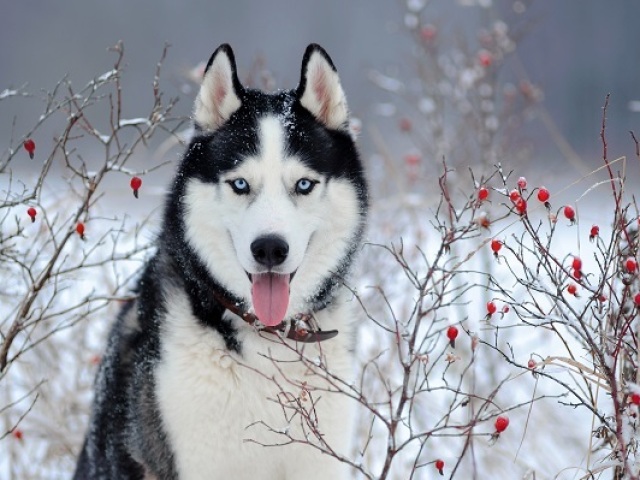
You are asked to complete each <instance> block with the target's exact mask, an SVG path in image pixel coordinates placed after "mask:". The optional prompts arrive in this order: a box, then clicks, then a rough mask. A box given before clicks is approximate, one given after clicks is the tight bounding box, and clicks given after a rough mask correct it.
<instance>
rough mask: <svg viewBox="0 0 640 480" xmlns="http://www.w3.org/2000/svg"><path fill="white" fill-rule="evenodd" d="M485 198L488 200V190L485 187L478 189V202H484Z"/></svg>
mask: <svg viewBox="0 0 640 480" xmlns="http://www.w3.org/2000/svg"><path fill="white" fill-rule="evenodd" d="M487 198H489V190H488V189H487V187H480V189H479V190H478V200H480V201H481V202H484V201H485V200H486V199H487Z"/></svg>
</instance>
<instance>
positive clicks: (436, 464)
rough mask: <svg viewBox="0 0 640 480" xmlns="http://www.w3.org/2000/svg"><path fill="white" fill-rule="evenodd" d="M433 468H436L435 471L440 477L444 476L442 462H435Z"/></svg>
mask: <svg viewBox="0 0 640 480" xmlns="http://www.w3.org/2000/svg"><path fill="white" fill-rule="evenodd" d="M435 466H436V470H438V473H439V474H440V475H444V471H443V470H444V460H440V459H438V460H436V463H435Z"/></svg>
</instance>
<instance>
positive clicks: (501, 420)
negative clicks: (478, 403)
mask: <svg viewBox="0 0 640 480" xmlns="http://www.w3.org/2000/svg"><path fill="white" fill-rule="evenodd" d="M508 426H509V417H507V416H506V415H500V416H499V417H498V418H496V423H495V427H496V433H502V432H504V431H505V430H506V429H507V427H508Z"/></svg>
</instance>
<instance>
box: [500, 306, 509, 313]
mask: <svg viewBox="0 0 640 480" xmlns="http://www.w3.org/2000/svg"><path fill="white" fill-rule="evenodd" d="M509 310H510V308H509V305H504V306H503V307H502V313H509Z"/></svg>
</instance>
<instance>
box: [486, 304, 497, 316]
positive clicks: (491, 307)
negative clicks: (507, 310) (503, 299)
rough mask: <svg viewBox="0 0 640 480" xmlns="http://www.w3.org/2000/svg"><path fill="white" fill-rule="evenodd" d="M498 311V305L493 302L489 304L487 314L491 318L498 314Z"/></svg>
mask: <svg viewBox="0 0 640 480" xmlns="http://www.w3.org/2000/svg"><path fill="white" fill-rule="evenodd" d="M497 310H498V307H496V304H495V303H493V302H487V314H488V315H489V316H491V315H493V314H494V313H496V311H497Z"/></svg>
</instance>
